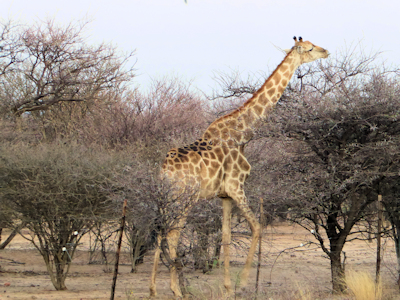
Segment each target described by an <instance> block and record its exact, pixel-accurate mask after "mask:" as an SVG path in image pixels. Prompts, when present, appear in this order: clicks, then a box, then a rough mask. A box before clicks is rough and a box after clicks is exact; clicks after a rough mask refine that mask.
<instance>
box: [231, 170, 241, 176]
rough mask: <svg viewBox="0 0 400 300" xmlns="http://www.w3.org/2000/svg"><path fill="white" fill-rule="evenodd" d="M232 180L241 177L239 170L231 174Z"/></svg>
mask: <svg viewBox="0 0 400 300" xmlns="http://www.w3.org/2000/svg"><path fill="white" fill-rule="evenodd" d="M231 177H232V178H238V177H239V171H238V170H233V171H232V173H231Z"/></svg>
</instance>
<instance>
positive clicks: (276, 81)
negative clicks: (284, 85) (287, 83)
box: [274, 72, 281, 84]
mask: <svg viewBox="0 0 400 300" xmlns="http://www.w3.org/2000/svg"><path fill="white" fill-rule="evenodd" d="M274 80H275V83H276V84H278V83H279V82H280V81H281V74H279V73H278V72H276V73H275V75H274Z"/></svg>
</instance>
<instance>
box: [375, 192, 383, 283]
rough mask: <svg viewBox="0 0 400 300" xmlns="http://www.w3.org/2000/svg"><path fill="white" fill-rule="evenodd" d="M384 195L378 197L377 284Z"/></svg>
mask: <svg viewBox="0 0 400 300" xmlns="http://www.w3.org/2000/svg"><path fill="white" fill-rule="evenodd" d="M381 227H382V195H378V235H377V236H376V278H375V280H376V283H378V282H379V276H380V272H381Z"/></svg>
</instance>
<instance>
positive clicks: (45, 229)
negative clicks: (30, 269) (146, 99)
mask: <svg viewBox="0 0 400 300" xmlns="http://www.w3.org/2000/svg"><path fill="white" fill-rule="evenodd" d="M0 150H1V151H0V199H1V201H2V206H3V207H5V208H7V211H10V212H13V213H14V214H15V215H16V216H17V217H18V219H19V220H21V221H22V222H23V223H24V224H25V227H26V228H28V229H29V230H30V232H31V234H30V235H24V237H25V238H26V239H28V240H30V241H31V242H32V243H33V245H34V246H35V247H36V249H37V250H38V251H39V252H40V254H41V255H42V257H43V259H44V261H45V264H46V267H47V271H48V273H49V276H50V278H51V281H52V283H53V285H54V287H55V288H56V289H57V290H65V289H66V285H65V279H66V277H67V275H68V271H69V267H70V263H71V260H72V259H73V256H74V252H75V249H76V247H77V245H78V243H79V240H80V239H81V237H82V236H83V235H84V234H85V233H86V232H87V231H88V230H90V228H91V227H92V226H93V224H94V222H95V221H96V220H98V219H103V218H110V214H109V213H110V205H111V203H112V200H111V198H112V197H114V196H113V195H114V194H115V193H116V192H117V191H118V188H117V187H116V186H115V183H114V181H113V178H114V177H115V176H117V175H118V172H122V170H120V169H119V166H120V167H122V166H123V165H124V164H123V162H121V161H120V160H119V159H120V158H119V157H118V156H115V155H110V154H107V153H105V151H103V152H99V151H96V150H94V149H93V148H92V149H87V148H85V147H82V146H78V145H74V144H73V143H72V144H70V145H65V144H64V143H59V144H40V145H38V146H32V145H28V144H23V143H19V144H18V145H11V144H3V145H2V146H1V149H0Z"/></svg>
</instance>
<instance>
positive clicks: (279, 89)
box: [278, 85, 285, 95]
mask: <svg viewBox="0 0 400 300" xmlns="http://www.w3.org/2000/svg"><path fill="white" fill-rule="evenodd" d="M284 90H285V87H284V86H281V85H280V86H279V87H278V93H279V94H281V95H282V94H283V91H284Z"/></svg>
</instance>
